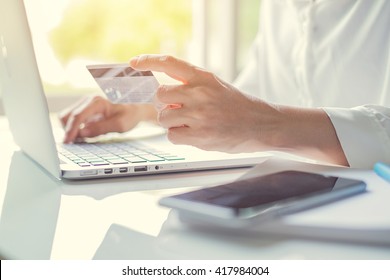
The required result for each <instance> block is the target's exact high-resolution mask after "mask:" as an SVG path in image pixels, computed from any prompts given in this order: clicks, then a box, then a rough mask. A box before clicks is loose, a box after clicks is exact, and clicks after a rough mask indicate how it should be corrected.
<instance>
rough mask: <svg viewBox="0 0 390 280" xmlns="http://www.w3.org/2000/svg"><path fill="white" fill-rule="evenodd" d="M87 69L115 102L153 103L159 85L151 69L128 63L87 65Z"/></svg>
mask: <svg viewBox="0 0 390 280" xmlns="http://www.w3.org/2000/svg"><path fill="white" fill-rule="evenodd" d="M87 69H88V71H89V72H90V73H91V75H92V77H93V78H94V79H95V81H96V83H97V84H98V85H99V87H100V88H101V89H102V90H103V92H104V94H105V95H106V96H107V98H108V99H109V100H110V101H111V102H113V103H151V102H153V97H154V94H155V93H156V91H157V88H158V86H159V82H158V81H157V79H156V77H155V76H154V75H153V73H152V72H151V71H138V70H135V69H133V68H131V67H130V66H129V65H128V64H103V65H87Z"/></svg>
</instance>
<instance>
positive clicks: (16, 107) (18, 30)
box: [0, 0, 269, 180]
mask: <svg viewBox="0 0 390 280" xmlns="http://www.w3.org/2000/svg"><path fill="white" fill-rule="evenodd" d="M0 49H1V50H0V51H1V53H0V91H1V93H2V96H3V104H4V109H5V113H6V115H7V117H8V121H9V125H10V129H11V132H12V134H13V137H14V140H15V142H16V144H17V145H18V146H19V147H20V148H21V150H22V151H23V152H24V153H25V154H27V155H28V156H29V157H31V158H32V159H33V160H34V161H35V162H37V163H38V164H39V165H41V166H42V167H43V168H44V169H46V170H47V171H48V172H49V173H50V174H52V175H53V176H55V177H56V178H59V179H61V178H65V179H74V180H80V179H92V178H103V177H117V176H134V175H146V174H159V173H168V172H183V171H195V170H205V169H222V168H235V167H245V166H253V165H255V164H258V163H261V162H263V161H264V160H265V159H266V158H267V157H268V156H269V154H267V153H262V152H259V153H250V154H225V153H218V152H206V151H202V150H200V149H197V148H194V147H189V146H176V145H173V144H171V143H170V142H169V141H168V140H167V139H166V137H165V136H164V135H162V136H160V137H150V139H143V140H142V141H128V142H109V143H106V142H105V143H94V144H91V143H81V144H71V145H63V144H61V143H58V142H57V143H56V141H55V137H54V135H53V127H52V124H51V121H50V118H49V110H48V105H47V101H46V98H45V93H44V90H43V86H42V82H41V78H40V75H39V70H38V66H37V63H36V58H35V53H34V49H33V43H32V38H31V32H30V29H29V25H28V20H27V16H26V10H25V7H24V3H23V0H1V2H0ZM114 152H117V154H114ZM76 153H79V154H77V155H75V154H76ZM96 153H97V155H96ZM118 153H119V154H118ZM80 154H81V155H80Z"/></svg>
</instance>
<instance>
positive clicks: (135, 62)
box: [129, 55, 139, 66]
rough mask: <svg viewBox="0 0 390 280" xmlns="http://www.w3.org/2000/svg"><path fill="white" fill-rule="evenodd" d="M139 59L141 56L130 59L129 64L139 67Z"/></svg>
mask: <svg viewBox="0 0 390 280" xmlns="http://www.w3.org/2000/svg"><path fill="white" fill-rule="evenodd" d="M138 59H139V55H137V56H134V57H133V58H132V59H130V61H129V64H130V65H131V66H135V65H137V63H138Z"/></svg>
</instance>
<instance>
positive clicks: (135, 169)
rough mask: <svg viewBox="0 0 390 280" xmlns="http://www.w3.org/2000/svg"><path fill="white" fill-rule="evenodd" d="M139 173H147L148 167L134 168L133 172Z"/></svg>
mask: <svg viewBox="0 0 390 280" xmlns="http://www.w3.org/2000/svg"><path fill="white" fill-rule="evenodd" d="M141 171H148V167H147V166H146V165H144V166H136V167H134V172H141Z"/></svg>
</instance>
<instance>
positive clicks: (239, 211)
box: [159, 171, 366, 221]
mask: <svg viewBox="0 0 390 280" xmlns="http://www.w3.org/2000/svg"><path fill="white" fill-rule="evenodd" d="M365 189H366V184H365V183H364V182H363V181H360V180H353V179H347V178H340V177H333V176H326V175H321V174H315V173H308V172H301V171H283V172H278V173H273V174H269V175H264V176H259V177H254V178H250V179H245V180H237V181H234V182H231V183H228V184H224V185H219V186H215V187H210V188H204V189H200V190H196V191H191V192H186V193H182V194H178V195H173V196H168V197H164V198H162V199H160V201H159V203H160V205H162V206H166V207H171V208H174V209H178V210H180V211H179V212H180V213H184V214H186V215H187V216H188V214H191V215H192V216H193V217H194V216H197V217H203V218H205V217H208V218H217V219H224V220H228V221H232V220H244V219H252V218H257V217H263V218H264V217H267V218H269V217H274V216H276V215H285V214H289V213H293V212H297V211H300V210H304V209H307V208H310V207H314V206H319V205H322V204H325V203H328V202H331V201H335V200H338V199H341V198H345V197H348V196H351V195H354V194H358V193H362V192H364V191H365Z"/></svg>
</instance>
